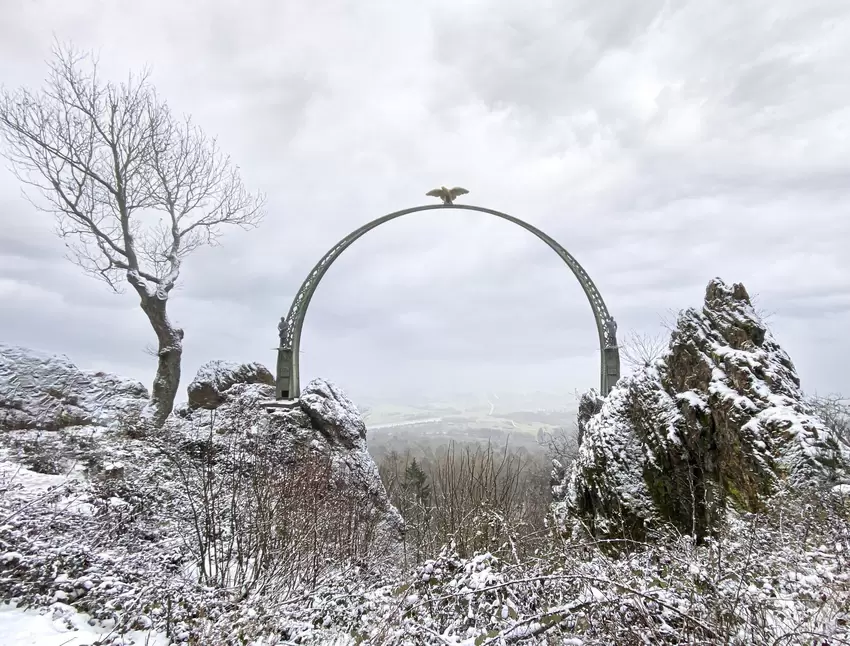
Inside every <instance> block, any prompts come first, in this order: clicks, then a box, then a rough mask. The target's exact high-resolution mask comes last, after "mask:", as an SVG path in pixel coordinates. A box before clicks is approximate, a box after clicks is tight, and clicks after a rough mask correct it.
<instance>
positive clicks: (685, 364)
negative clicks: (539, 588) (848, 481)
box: [554, 279, 850, 538]
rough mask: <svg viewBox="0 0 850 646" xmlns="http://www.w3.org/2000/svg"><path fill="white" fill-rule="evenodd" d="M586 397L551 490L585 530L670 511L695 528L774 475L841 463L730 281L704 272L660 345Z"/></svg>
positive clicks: (835, 445)
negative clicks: (648, 359) (694, 302)
mask: <svg viewBox="0 0 850 646" xmlns="http://www.w3.org/2000/svg"><path fill="white" fill-rule="evenodd" d="M595 401H596V399H595V397H593V396H590V397H588V398H587V401H586V402H585V400H584V399H583V400H582V403H583V404H584V407H583V408H582V412H581V413H580V420H579V423H580V424H579V425H580V428H581V429H582V432H581V442H580V447H579V456H578V459H577V460H576V462H575V464H574V465H573V468H572V469H571V471H570V473H569V474H565V475H564V479H563V480H562V482H561V483H560V484H559V485H557V486H556V487H555V488H554V493H555V496H556V500H557V502H556V510H557V511H558V512H559V514H560V515H561V517H562V519H563V520H564V521H565V523H569V522H572V521H571V519H572V520H578V521H581V522H582V523H583V524H584V526H585V527H588V528H590V529H591V531H592V532H594V533H595V534H597V535H601V536H628V537H632V538H642V537H643V536H644V535H645V533H646V531H647V529H649V528H651V527H653V526H655V525H658V524H660V523H664V522H672V523H673V524H675V525H676V526H677V527H678V528H679V529H680V530H681V531H683V532H686V533H689V534H694V535H697V536H702V535H705V534H706V533H707V532H709V531H710V529H711V528H712V527H713V526H714V525H715V523H716V522H717V521H718V520H719V518H720V515H721V514H722V513H723V510H724V509H726V508H727V507H728V506H730V505H731V506H733V507H736V508H739V509H747V510H755V509H757V508H758V507H759V505H760V504H762V503H763V501H764V500H765V499H766V497H767V496H769V495H770V494H771V493H773V492H774V491H776V489H777V488H778V487H779V486H781V485H783V484H787V485H790V486H793V487H802V486H829V485H830V483H832V484H834V483H835V482H836V481H838V480H840V479H842V478H846V476H847V473H848V470H849V469H850V467H849V466H848V465H850V448H848V447H847V446H846V445H845V444H843V443H842V442H841V441H840V440H839V438H837V437H836V436H834V435H833V434H831V433H830V432H829V430H828V429H827V428H826V426H825V425H824V423H823V422H822V420H820V419H818V418H817V417H816V416H815V415H814V413H813V411H812V410H811V408H810V407H809V406H808V405H807V404H806V403H805V401H804V398H803V393H802V391H801V390H800V380H799V378H798V376H797V374H796V371H795V369H794V366H793V364H792V363H791V360H790V358H789V357H788V355H787V354H786V353H785V352H784V351H783V350H782V348H780V347H779V345H778V344H777V343H776V341H775V340H774V338H773V336H772V334H771V333H770V332H769V331H768V330H767V328H766V327H765V325H764V323H763V322H762V321H761V320H760V318H759V317H758V315H757V314H756V313H755V311H754V310H753V308H752V305H751V303H750V299H749V296H748V295H747V291H746V289H744V287H743V285H740V284H735V285H732V286H728V285H726V284H725V283H723V281H721V280H719V279H715V280H712V281H711V282H710V283H709V285H708V288H707V290H706V296H705V304H704V306H703V307H702V309H701V310H696V309H688V310H685V311H683V312H682V313H681V314H680V315H679V318H678V322H677V327H676V329H675V330H674V332H673V334H672V338H671V340H670V344H669V347H668V350H667V352H666V353H665V354H664V356H663V357H662V358H660V359H659V360H658V361H657V362H656V363H655V364H654V365H652V366H649V367H647V368H645V369H643V370H640V371H639V372H637V373H636V374H634V375H631V376H628V377H625V378H623V379H621V380H620V382H619V383H618V385H617V386H616V387H615V388H614V389H613V390H612V392H611V393H610V394H609V396H608V397H607V398H606V399H605V401H604V403H603V405H602V407H601V410H599V411H598V412H596V413H595V414H592V416H589V415H588V412H592V411H593V408H594V402H595ZM585 409H586V410H585Z"/></svg>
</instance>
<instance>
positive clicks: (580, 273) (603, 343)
mask: <svg viewBox="0 0 850 646" xmlns="http://www.w3.org/2000/svg"><path fill="white" fill-rule="evenodd" d="M434 209H463V210H467V211H478V212H480V213H488V214H490V215H494V216H496V217H499V218H502V219H503V220H507V221H509V222H513V223H514V224H516V225H518V226H520V227H522V228H523V229H525V230H526V231H529V232H531V233H533V234H534V235H535V236H537V237H538V238H540V239H541V240H542V241H543V242H545V243H546V244H547V245H548V246H549V247H550V248H551V249H552V250H553V251H554V252H555V253H557V254H558V256H559V257H560V258H561V260H563V261H564V263H565V264H566V265H567V266H568V267H569V268H570V270H571V271H572V273H573V274H574V275H575V277H576V279H578V282H579V284H580V285H581V288H582V289H583V290H584V293H585V295H586V296H587V300H588V301H589V302H590V307H591V309H592V310H593V316H594V318H595V320H596V329H597V332H598V335H599V350H600V363H601V366H600V391H601V393H602V395H603V396H605V395H607V394H608V393H609V392H611V388H613V387H614V384H616V383H617V380H618V379H619V378H620V351H619V348H618V347H617V324H616V322H615V321H614V319H613V318H612V317H611V315H610V314H609V313H608V308H607V307H606V306H605V302H604V301H603V300H602V295H601V294H600V293H599V290H597V289H596V285H594V284H593V281H592V280H591V279H590V276H588V275H587V272H586V271H585V270H584V268H583V267H582V266H581V265H580V264H579V263H578V261H577V260H576V259H575V258H573V256H572V255H571V254H570V253H569V252H568V251H567V250H566V249H564V248H563V247H562V246H561V245H560V244H558V243H557V242H556V241H555V240H554V239H552V238H551V237H549V236H548V235H546V234H545V233H543V232H542V231H541V230H540V229H538V228H536V227H534V226H532V225H531V224H529V223H528V222H525V221H524V220H520V219H519V218H516V217H514V216H512V215H508V214H507V213H502V212H501V211H494V210H493V209H487V208H484V207H481V206H471V205H467V204H429V205H427V206H415V207H413V208H409V209H404V210H402V211H395V212H394V213H390V214H388V215H385V216H383V217H380V218H377V219H375V220H372V221H371V222H369V223H367V224H365V225H363V226H362V227H360V228H359V229H357V230H355V231H352V232H351V233H350V234H348V235H347V236H346V237H345V238H343V239H342V240H340V241H339V242H338V243H337V244H336V245H334V247H333V248H331V250H330V251H328V252H327V253H326V254H325V255H324V256H323V257H322V259H321V260H319V262H318V263H317V264H316V266H315V267H313V270H312V271H311V272H310V274H309V275H308V276H307V278H306V279H305V280H304V282H303V283H302V285H301V288H300V289H299V290H298V293H297V294H296V295H295V298H294V299H293V301H292V305H291V306H290V308H289V312H288V313H287V315H286V316H285V317H283V318H282V319H281V320H280V324H279V325H278V332H279V344H278V353H277V378H276V385H275V396H276V398H277V399H297V398H298V397H299V396H300V395H301V383H300V374H299V371H300V362H299V359H300V354H301V329H302V327H303V325H304V317H305V315H306V313H307V307H308V306H309V305H310V300H311V299H312V298H313V294H314V293H315V291H316V288H317V287H318V285H319V282H321V280H322V277H323V276H324V275H325V273H326V272H327V270H328V269H329V268H330V266H331V265H332V264H333V262H334V261H335V260H336V259H337V258H338V257H339V256H340V254H342V252H343V251H345V250H346V249H347V248H348V247H349V246H351V245H352V244H353V243H354V242H355V241H356V240H357V239H358V238H360V237H361V236H362V235H364V234H365V233H367V232H369V231H371V230H372V229H374V228H375V227H378V226H380V225H381V224H384V223H385V222H389V221H390V220H394V219H396V218H399V217H401V216H403V215H407V214H410V213H416V212H418V211H431V210H434Z"/></svg>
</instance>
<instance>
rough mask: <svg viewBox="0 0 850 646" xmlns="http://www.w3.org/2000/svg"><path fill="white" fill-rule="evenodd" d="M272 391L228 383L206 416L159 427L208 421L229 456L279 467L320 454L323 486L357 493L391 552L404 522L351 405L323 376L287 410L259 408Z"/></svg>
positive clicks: (186, 431) (185, 415)
mask: <svg viewBox="0 0 850 646" xmlns="http://www.w3.org/2000/svg"><path fill="white" fill-rule="evenodd" d="M193 383H194V382H193ZM273 396H274V389H273V387H272V386H269V385H267V384H263V383H245V382H242V383H235V384H233V385H231V386H230V387H229V388H227V389H226V391H224V392H223V393H222V397H221V402H220V403H219V405H218V406H217V407H216V409H215V412H214V413H212V412H211V411H209V410H206V409H203V408H196V409H194V410H192V409H190V410H187V411H183V412H180V413H178V414H174V415H172V416H171V417H170V418H169V420H168V422H167V423H166V432H171V433H175V434H176V435H183V436H185V437H189V436H192V435H198V434H199V431H198V429H204V428H210V426H211V429H210V430H212V431H213V433H212V436H213V438H214V441H215V442H217V443H218V444H220V446H222V447H228V449H227V450H228V451H231V452H233V451H234V450H235V447H239V448H238V451H236V452H237V453H241V452H247V453H249V454H250V453H251V452H255V451H257V450H261V451H262V452H263V453H264V454H266V455H268V454H273V455H274V456H275V458H274V459H275V460H277V461H278V462H279V463H281V464H282V465H286V464H292V465H296V464H297V463H298V462H299V461H302V460H304V459H305V456H306V457H307V458H309V457H311V456H312V457H320V458H323V459H327V460H328V461H329V463H330V465H331V473H330V478H329V483H328V484H329V486H331V487H335V488H339V489H342V490H345V491H348V492H350V493H352V494H355V495H357V496H362V497H364V498H363V500H364V501H365V503H366V504H367V506H368V507H369V508H370V510H371V511H370V513H371V514H372V515H373V520H374V521H375V523H376V531H378V532H379V533H380V534H381V538H380V542H382V543H383V544H384V545H386V546H387V549H388V550H389V552H388V553H389V554H391V553H393V550H395V549H396V548H399V547H400V545H401V537H402V532H403V531H404V521H403V520H402V518H401V515H400V514H399V512H398V510H396V508H395V507H393V506H392V504H391V503H390V501H389V497H388V496H387V493H386V490H385V488H384V485H383V482H382V481H381V477H380V475H379V473H378V467H377V465H376V464H375V461H374V460H373V459H372V456H371V455H370V454H369V451H368V449H367V446H366V425H365V423H364V422H363V418H362V416H361V415H360V412H359V411H358V409H357V407H356V406H355V405H354V403H353V402H352V401H351V400H350V399H348V397H346V395H345V394H344V393H343V392H342V390H341V389H340V388H339V387H338V386H336V385H335V384H333V383H332V382H330V381H326V380H324V379H314V380H313V381H311V382H310V383H309V384H308V385H307V386H306V388H304V390H303V392H302V394H301V397H300V399H299V401H298V405H297V406H295V407H294V408H291V409H284V410H281V409H273V410H267V408H266V406H265V403H266V402H267V401H268V400H269V399H271V398H273ZM204 433H205V432H204ZM204 433H201V435H204Z"/></svg>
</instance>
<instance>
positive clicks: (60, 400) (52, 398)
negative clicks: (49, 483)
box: [0, 344, 148, 430]
mask: <svg viewBox="0 0 850 646" xmlns="http://www.w3.org/2000/svg"><path fill="white" fill-rule="evenodd" d="M147 398H148V391H147V389H146V388H145V387H144V386H143V385H142V384H141V383H139V382H138V381H133V380H131V379H125V378H123V377H118V376H116V375H111V374H107V373H104V372H94V371H89V370H80V369H79V368H77V367H76V366H75V365H74V364H73V363H71V360H70V359H68V357H66V356H63V355H52V354H47V353H44V352H39V351H36V350H30V349H27V348H21V347H17V346H10V345H2V344H0V430H10V429H41V430H56V429H59V428H64V427H69V426H84V425H97V426H105V425H108V424H109V423H110V422H112V421H114V420H115V419H116V417H117V415H118V413H119V412H126V411H127V410H130V409H135V408H139V407H141V406H142V405H143V404H144V402H145V401H146V400H147Z"/></svg>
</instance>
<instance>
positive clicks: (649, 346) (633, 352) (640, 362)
mask: <svg viewBox="0 0 850 646" xmlns="http://www.w3.org/2000/svg"><path fill="white" fill-rule="evenodd" d="M666 349H667V337H666V336H665V335H664V334H663V333H661V332H659V333H657V334H655V335H649V334H638V333H637V332H632V333H630V334H629V335H628V336H627V337H626V339H625V341H624V342H623V343H622V344H621V345H620V356H621V357H622V359H623V361H624V362H625V364H626V365H627V366H629V367H630V368H632V369H633V370H636V369H640V368H649V367H650V366H651V365H652V364H653V363H655V361H656V360H657V359H660V358H661V356H662V355H663V354H664V351H665V350H666Z"/></svg>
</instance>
